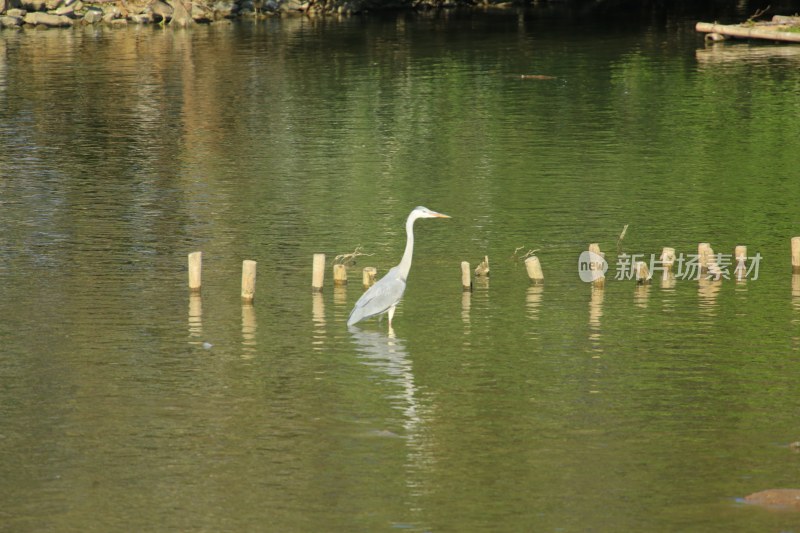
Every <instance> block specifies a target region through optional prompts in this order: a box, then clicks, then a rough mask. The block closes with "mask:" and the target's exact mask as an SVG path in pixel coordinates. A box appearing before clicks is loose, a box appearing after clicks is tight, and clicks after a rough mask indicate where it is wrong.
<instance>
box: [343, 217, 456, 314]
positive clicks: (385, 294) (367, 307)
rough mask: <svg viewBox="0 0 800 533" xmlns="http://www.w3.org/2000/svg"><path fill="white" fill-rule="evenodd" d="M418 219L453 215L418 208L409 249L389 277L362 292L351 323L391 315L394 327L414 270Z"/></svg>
mask: <svg viewBox="0 0 800 533" xmlns="http://www.w3.org/2000/svg"><path fill="white" fill-rule="evenodd" d="M418 218H450V217H448V216H447V215H443V214H441V213H437V212H436V211H431V210H430V209H428V208H426V207H417V208H415V209H414V210H413V211H411V214H410V215H408V219H406V249H405V251H404V252H403V258H402V259H400V264H398V265H397V266H396V267H394V268H392V269H391V270H389V272H387V273H386V275H385V276H383V277H382V278H381V279H380V280H378V281H377V282H376V283H375V285H373V286H372V287H370V288H369V289H368V290H367V292H365V293H364V294H362V295H361V298H359V299H358V301H357V302H356V305H355V307H353V310H352V311H351V312H350V318H348V319H347V325H348V326H352V325H353V324H355V323H356V322H360V321H361V320H364V319H365V318H369V317H373V316H376V315H381V314H383V313H388V314H389V327H392V317H393V316H394V310H395V307H397V304H398V302H400V299H401V298H402V297H403V293H404V292H405V290H406V280H407V279H408V273H409V272H410V271H411V258H412V256H413V255H414V222H415V221H416V220H417V219H418Z"/></svg>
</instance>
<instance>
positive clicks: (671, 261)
mask: <svg viewBox="0 0 800 533" xmlns="http://www.w3.org/2000/svg"><path fill="white" fill-rule="evenodd" d="M660 259H661V266H662V267H664V270H663V272H664V274H665V275H666V273H667V272H672V267H673V266H674V265H675V248H669V247H667V246H665V247H664V248H663V249H662V250H661V257H660Z"/></svg>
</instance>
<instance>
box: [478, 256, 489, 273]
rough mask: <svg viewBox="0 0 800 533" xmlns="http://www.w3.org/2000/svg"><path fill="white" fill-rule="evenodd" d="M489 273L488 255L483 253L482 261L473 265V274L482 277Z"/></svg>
mask: <svg viewBox="0 0 800 533" xmlns="http://www.w3.org/2000/svg"><path fill="white" fill-rule="evenodd" d="M488 275H489V256H488V255H484V256H483V261H481V263H480V264H479V265H478V266H476V267H475V276H476V277H483V276H488Z"/></svg>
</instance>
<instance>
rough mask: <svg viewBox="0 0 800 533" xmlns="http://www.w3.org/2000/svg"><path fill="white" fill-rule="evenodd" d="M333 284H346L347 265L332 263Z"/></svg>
mask: <svg viewBox="0 0 800 533" xmlns="http://www.w3.org/2000/svg"><path fill="white" fill-rule="evenodd" d="M333 284H334V285H339V286H341V285H347V267H346V266H344V265H341V264H336V265H333Z"/></svg>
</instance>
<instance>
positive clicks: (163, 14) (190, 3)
mask: <svg viewBox="0 0 800 533" xmlns="http://www.w3.org/2000/svg"><path fill="white" fill-rule="evenodd" d="M479 2H480V5H491V6H492V7H500V8H502V7H510V6H511V5H512V4H511V3H508V2H502V3H492V4H485V3H483V2H486V0H479ZM459 5H471V6H474V5H476V4H475V3H473V2H472V1H470V0H456V1H455V2H454V1H450V0H411V1H409V0H399V1H394V2H390V3H388V4H387V3H386V2H381V3H380V4H378V3H376V1H375V0H149V1H146V2H143V3H142V2H138V1H136V0H132V1H131V2H128V1H127V0H0V28H30V27H34V28H62V27H69V26H75V25H91V24H105V25H112V26H116V25H126V24H168V25H172V26H179V27H185V26H189V25H191V24H195V23H200V24H203V23H212V22H217V21H224V20H231V19H237V18H267V17H273V16H286V15H292V14H296V15H304V16H318V15H326V14H339V15H351V14H355V13H361V12H364V11H370V10H373V9H387V8H389V9H402V8H408V9H442V8H453V7H458V6H459Z"/></svg>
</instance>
